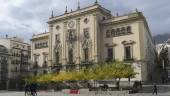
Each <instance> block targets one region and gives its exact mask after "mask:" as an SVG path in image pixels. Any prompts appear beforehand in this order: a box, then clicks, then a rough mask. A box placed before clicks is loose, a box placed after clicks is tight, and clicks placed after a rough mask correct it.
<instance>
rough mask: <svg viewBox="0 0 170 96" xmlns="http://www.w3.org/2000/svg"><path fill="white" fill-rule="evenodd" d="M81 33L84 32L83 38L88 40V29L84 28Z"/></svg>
mask: <svg viewBox="0 0 170 96" xmlns="http://www.w3.org/2000/svg"><path fill="white" fill-rule="evenodd" d="M83 32H84V37H85V38H90V34H89V28H84V29H83Z"/></svg>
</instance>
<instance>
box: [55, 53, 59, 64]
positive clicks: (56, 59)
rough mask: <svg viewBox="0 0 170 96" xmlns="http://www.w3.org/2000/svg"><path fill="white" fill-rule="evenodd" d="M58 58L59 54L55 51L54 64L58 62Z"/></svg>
mask: <svg viewBox="0 0 170 96" xmlns="http://www.w3.org/2000/svg"><path fill="white" fill-rule="evenodd" d="M59 59H60V54H59V52H56V53H55V62H56V64H59Z"/></svg>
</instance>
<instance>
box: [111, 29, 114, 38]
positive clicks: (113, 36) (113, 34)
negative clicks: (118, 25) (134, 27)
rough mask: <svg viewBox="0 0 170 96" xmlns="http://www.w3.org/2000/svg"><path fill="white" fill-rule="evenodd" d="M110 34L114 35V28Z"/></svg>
mask: <svg viewBox="0 0 170 96" xmlns="http://www.w3.org/2000/svg"><path fill="white" fill-rule="evenodd" d="M111 34H112V36H113V37H114V36H115V29H112V32H111Z"/></svg>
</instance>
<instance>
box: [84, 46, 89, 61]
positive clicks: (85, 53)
mask: <svg viewBox="0 0 170 96" xmlns="http://www.w3.org/2000/svg"><path fill="white" fill-rule="evenodd" d="M84 60H85V61H88V60H89V49H88V48H85V49H84Z"/></svg>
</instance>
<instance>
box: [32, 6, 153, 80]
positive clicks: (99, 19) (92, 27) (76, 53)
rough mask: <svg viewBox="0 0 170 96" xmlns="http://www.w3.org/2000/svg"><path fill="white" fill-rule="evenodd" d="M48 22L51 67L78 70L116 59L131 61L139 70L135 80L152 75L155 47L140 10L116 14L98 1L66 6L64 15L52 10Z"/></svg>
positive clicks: (58, 69)
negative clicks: (72, 6) (74, 9)
mask: <svg viewBox="0 0 170 96" xmlns="http://www.w3.org/2000/svg"><path fill="white" fill-rule="evenodd" d="M47 23H48V24H49V33H48V34H49V35H48V36H49V38H48V40H49V46H48V52H49V53H48V54H49V55H48V63H49V64H48V65H49V66H51V70H52V71H56V72H60V71H70V70H79V69H81V68H84V67H85V68H87V67H89V66H91V65H93V64H97V63H100V62H109V61H113V62H114V61H115V60H118V61H125V62H128V61H132V62H133V63H132V64H133V66H134V68H135V71H136V72H138V73H139V74H137V76H136V78H135V79H134V80H142V81H147V80H149V79H152V74H153V72H154V70H153V68H154V67H153V66H155V63H156V62H155V61H156V60H155V59H156V49H155V45H154V41H153V39H152V36H151V33H150V30H149V27H148V24H147V21H146V19H145V17H144V15H143V14H142V13H141V12H138V11H137V10H136V12H133V13H129V14H126V15H122V16H118V15H117V16H113V15H112V14H111V11H109V10H107V9H105V8H104V7H102V6H101V5H99V4H97V3H95V4H94V5H92V6H88V7H86V8H82V9H77V10H76V11H71V12H67V10H66V12H65V13H64V14H63V15H59V16H54V15H53V14H52V16H51V17H50V19H49V21H48V22H47ZM39 36H40V37H41V35H39ZM33 38H34V36H33ZM32 44H34V43H32ZM32 46H35V45H32ZM45 50H46V49H45ZM32 56H33V55H32ZM40 61H42V60H40Z"/></svg>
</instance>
